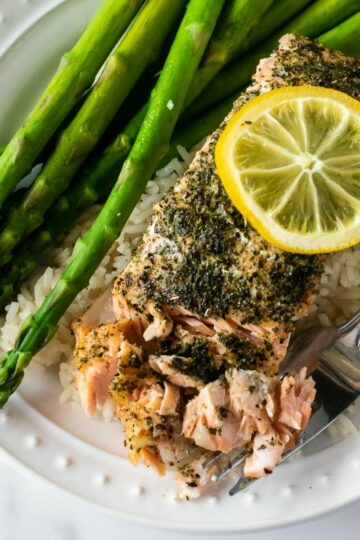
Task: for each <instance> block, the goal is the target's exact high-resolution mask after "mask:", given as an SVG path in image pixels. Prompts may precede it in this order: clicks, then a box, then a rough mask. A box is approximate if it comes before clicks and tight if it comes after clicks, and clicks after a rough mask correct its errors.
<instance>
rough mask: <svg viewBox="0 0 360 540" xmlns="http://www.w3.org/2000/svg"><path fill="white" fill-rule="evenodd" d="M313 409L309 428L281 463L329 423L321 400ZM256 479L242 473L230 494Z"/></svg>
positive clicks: (283, 457)
mask: <svg viewBox="0 0 360 540" xmlns="http://www.w3.org/2000/svg"><path fill="white" fill-rule="evenodd" d="M313 410H314V412H313V414H312V416H311V419H310V422H309V425H308V428H307V429H306V430H305V432H304V433H302V435H301V436H300V437H299V439H298V442H297V443H296V445H295V446H294V447H293V448H291V450H289V451H288V452H286V454H284V455H283V456H282V458H281V460H280V462H279V463H284V461H287V460H288V459H289V458H291V457H292V456H294V455H295V454H296V453H297V452H299V450H301V449H302V448H303V447H304V446H306V445H307V444H308V443H309V442H310V441H312V440H313V439H314V438H315V437H316V436H317V435H318V434H319V433H320V432H321V431H323V429H325V428H326V427H327V426H328V425H329V423H328V422H326V421H324V420H325V418H327V417H326V413H325V411H324V409H323V408H322V404H321V402H319V401H318V402H315V403H314V409H313ZM324 416H325V418H324ZM320 426H321V427H320ZM322 426H323V427H322ZM255 480H257V478H246V477H245V476H244V475H243V474H241V476H240V477H239V479H238V480H237V482H236V484H235V485H234V486H233V487H232V488H231V489H230V491H229V495H236V493H239V491H242V490H243V489H245V488H247V487H248V486H250V485H251V484H252V483H253V482H255Z"/></svg>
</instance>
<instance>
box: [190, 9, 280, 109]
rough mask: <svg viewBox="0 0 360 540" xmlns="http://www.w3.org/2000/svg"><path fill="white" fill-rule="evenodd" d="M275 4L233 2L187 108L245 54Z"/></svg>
mask: <svg viewBox="0 0 360 540" xmlns="http://www.w3.org/2000/svg"><path fill="white" fill-rule="evenodd" d="M273 1H274V0H259V1H254V0H231V2H229V3H228V6H227V9H226V10H225V12H224V14H223V16H222V17H221V20H220V22H219V25H218V28H217V30H216V32H215V35H214V38H213V39H212V40H211V43H210V44H209V47H208V49H207V51H206V52H205V55H204V58H203V60H202V62H201V65H200V68H199V69H198V71H197V73H196V75H195V77H194V80H193V82H192V85H191V89H190V91H189V94H188V96H187V98H186V101H185V108H187V107H188V105H190V103H191V102H192V101H193V100H194V99H195V98H196V97H197V96H198V95H199V94H200V93H201V92H202V90H203V89H204V88H205V87H206V86H207V85H208V83H209V82H210V81H211V80H212V79H213V78H214V77H215V76H216V75H217V74H218V73H219V71H221V69H222V68H223V67H224V66H225V65H226V64H228V63H229V62H230V61H231V60H233V59H234V58H235V57H236V56H238V55H239V54H241V53H242V52H244V51H245V50H246V48H247V41H248V37H249V34H250V33H251V31H252V30H253V29H254V28H256V27H257V26H258V25H259V24H260V21H261V18H262V16H263V15H264V14H265V13H266V12H267V10H268V9H269V8H270V6H271V4H272V3H273Z"/></svg>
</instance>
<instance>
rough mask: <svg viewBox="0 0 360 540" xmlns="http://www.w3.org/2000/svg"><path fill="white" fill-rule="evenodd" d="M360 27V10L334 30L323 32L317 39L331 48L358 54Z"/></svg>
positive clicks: (359, 48) (359, 49)
mask: <svg viewBox="0 0 360 540" xmlns="http://www.w3.org/2000/svg"><path fill="white" fill-rule="evenodd" d="M359 29H360V11H358V12H357V13H355V15H353V16H352V17H350V18H349V19H347V20H346V21H344V22H343V23H341V24H339V25H338V26H337V27H336V28H334V29H333V30H330V31H329V32H326V33H325V34H322V35H321V36H320V37H318V38H317V41H319V42H320V43H322V44H323V45H325V47H329V49H338V50H339V51H342V52H344V53H346V54H356V53H358V52H359V51H360V32H359Z"/></svg>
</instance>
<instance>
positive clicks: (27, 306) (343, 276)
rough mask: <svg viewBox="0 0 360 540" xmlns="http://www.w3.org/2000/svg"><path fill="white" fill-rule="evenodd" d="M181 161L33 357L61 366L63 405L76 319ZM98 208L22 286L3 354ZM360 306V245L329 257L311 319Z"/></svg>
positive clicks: (184, 161) (168, 170)
mask: <svg viewBox="0 0 360 540" xmlns="http://www.w3.org/2000/svg"><path fill="white" fill-rule="evenodd" d="M178 152H179V156H180V158H181V159H178V158H174V159H172V160H171V161H170V163H168V164H167V165H166V166H165V167H164V168H162V169H161V170H159V171H157V173H156V175H155V178H154V179H152V180H151V181H150V182H149V183H148V185H147V187H146V190H145V193H144V194H143V195H142V197H141V199H140V201H139V203H138V204H137V206H136V208H135V209H134V211H133V213H132V214H131V217H130V219H129V221H128V223H127V225H126V227H125V228H124V230H123V232H122V234H121V235H120V237H119V238H118V240H117V241H116V243H115V245H114V247H113V248H112V250H111V251H110V253H108V254H107V255H106V257H105V258H104V260H103V261H102V263H101V265H100V266H99V268H98V269H97V270H96V272H95V274H94V275H93V277H92V278H91V280H90V284H89V287H88V288H87V289H85V290H84V291H82V292H81V293H80V294H79V295H78V296H77V298H76V300H75V301H74V302H73V303H72V305H71V306H70V308H69V309H68V310H67V312H66V313H65V315H64V316H63V318H62V319H61V321H60V323H59V329H58V331H57V333H56V335H55V336H54V338H53V339H52V340H51V342H50V343H49V344H48V345H47V346H46V347H44V349H42V351H40V352H39V353H38V354H37V355H36V356H35V358H34V360H33V362H32V364H31V369H39V368H41V367H42V368H43V367H44V366H49V365H51V364H59V377H60V382H61V385H62V387H63V389H64V390H63V392H62V394H61V396H60V402H62V403H64V402H66V401H73V402H74V405H76V404H78V403H79V396H78V393H77V391H76V389H75V386H74V384H73V381H74V374H75V370H74V366H73V362H72V351H73V347H74V338H73V336H72V335H71V332H70V324H71V322H72V320H74V319H75V318H76V317H78V316H79V315H80V314H81V313H82V312H83V311H84V309H85V308H86V306H87V305H89V304H90V303H91V302H92V301H93V300H94V299H95V298H96V297H97V296H98V295H99V293H100V292H102V291H103V290H105V289H106V287H107V286H108V285H109V284H110V283H111V281H112V280H113V279H114V278H115V277H116V276H117V275H118V274H119V272H120V271H121V270H122V269H123V268H124V267H125V265H126V264H127V262H128V261H129V259H130V256H131V253H132V251H133V249H134V247H135V246H136V245H137V243H138V242H139V240H140V239H141V237H142V235H143V233H144V231H145V229H146V227H147V225H148V223H149V220H150V217H151V214H152V209H153V206H154V204H156V203H157V202H158V201H159V200H160V199H161V197H162V196H163V195H164V194H165V193H166V192H167V191H168V190H169V188H170V187H171V186H172V185H173V184H174V182H175V181H176V179H177V178H178V176H180V175H181V174H183V172H184V171H185V169H186V168H187V166H188V165H189V163H190V162H191V160H192V158H193V155H194V153H193V152H192V153H189V152H187V151H186V149H185V148H183V147H180V146H179V147H178ZM98 210H99V208H98V207H95V206H94V207H92V208H91V209H90V210H89V211H88V212H87V213H86V215H85V216H83V217H82V218H81V219H80V220H79V221H78V222H77V223H76V224H75V226H74V227H73V228H72V229H71V231H70V233H69V234H67V236H66V237H65V238H63V239H62V241H61V245H59V246H57V247H54V248H52V249H51V250H49V252H48V253H47V258H48V260H49V261H50V264H49V266H47V267H46V268H41V269H38V271H36V272H35V273H34V274H33V275H32V276H31V277H30V279H29V280H28V281H27V282H26V283H25V284H24V285H23V286H22V287H21V291H20V293H19V295H18V296H17V298H16V300H15V301H13V302H11V304H9V305H8V306H7V308H6V310H5V316H4V317H3V320H2V321H0V323H1V331H0V349H2V351H6V350H8V349H10V348H12V347H13V345H14V342H15V338H16V335H17V332H18V329H19V326H20V325H21V323H22V322H23V321H24V319H26V317H27V316H28V315H29V314H31V313H34V312H35V311H36V309H37V308H38V307H39V306H40V304H41V303H42V301H43V299H44V298H45V296H46V295H47V294H48V292H49V291H50V290H51V288H52V287H53V286H54V285H55V284H56V282H57V280H58V278H59V277H60V275H61V273H62V270H63V269H64V267H65V266H66V264H67V263H68V261H69V258H70V256H71V253H72V249H73V246H74V244H75V241H76V239H77V238H78V237H79V236H80V235H82V234H83V233H84V232H85V231H86V230H87V228H88V227H89V226H90V224H91V223H92V221H93V219H94V217H95V215H96V213H97V212H98ZM359 306H360V245H359V246H356V247H354V248H351V249H347V250H346V251H342V252H338V253H334V254H332V255H330V256H329V257H328V259H327V261H326V264H325V267H324V272H323V274H322V276H321V287H320V291H319V294H318V296H317V298H316V301H315V303H314V305H313V306H312V307H311V310H310V319H311V320H312V321H314V320H316V321H317V322H320V323H321V324H325V325H329V324H338V323H341V322H343V321H344V320H345V319H347V318H349V317H350V316H351V314H353V313H354V312H355V311H356V310H357V309H358V308H359ZM113 414H114V409H113V405H112V403H111V402H110V401H109V402H108V403H107V404H106V406H105V407H104V409H103V411H102V413H101V415H102V417H103V418H105V419H111V418H112V416H113Z"/></svg>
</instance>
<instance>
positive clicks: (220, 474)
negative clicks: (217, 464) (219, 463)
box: [211, 451, 249, 482]
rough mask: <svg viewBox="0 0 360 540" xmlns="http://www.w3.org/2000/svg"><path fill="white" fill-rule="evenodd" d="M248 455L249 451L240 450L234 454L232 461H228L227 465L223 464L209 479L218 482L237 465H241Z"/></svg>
mask: <svg viewBox="0 0 360 540" xmlns="http://www.w3.org/2000/svg"><path fill="white" fill-rule="evenodd" d="M248 456H249V453H248V452H246V451H243V452H241V454H240V455H238V456H236V457H235V458H234V459H233V460H232V461H230V462H229V463H228V464H227V465H225V466H224V467H223V468H222V469H220V470H219V471H218V472H217V473H216V474H214V475H213V476H212V477H211V480H212V481H213V482H218V481H219V480H221V479H222V478H224V477H225V476H226V475H228V474H229V473H230V472H231V471H233V470H234V469H236V467H238V466H239V465H241V464H242V463H243V462H244V461H245V459H246V458H247V457H248Z"/></svg>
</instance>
